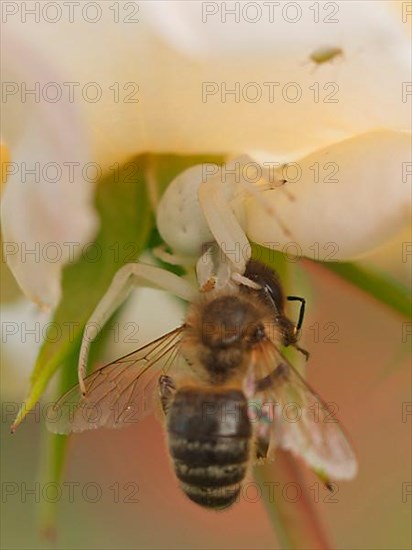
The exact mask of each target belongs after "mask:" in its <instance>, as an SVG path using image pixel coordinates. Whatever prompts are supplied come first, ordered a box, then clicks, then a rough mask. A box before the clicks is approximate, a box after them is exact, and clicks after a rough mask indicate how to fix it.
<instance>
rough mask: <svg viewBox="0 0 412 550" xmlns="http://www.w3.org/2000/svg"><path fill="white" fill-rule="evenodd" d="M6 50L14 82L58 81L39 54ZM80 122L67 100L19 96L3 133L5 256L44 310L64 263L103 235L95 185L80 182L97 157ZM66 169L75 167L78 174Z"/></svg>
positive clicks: (54, 296)
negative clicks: (8, 158)
mask: <svg viewBox="0 0 412 550" xmlns="http://www.w3.org/2000/svg"><path fill="white" fill-rule="evenodd" d="M8 46H9V47H8V48H7V49H6V52H5V54H4V55H5V57H6V60H7V58H8V57H10V55H11V56H12V58H13V61H14V65H13V66H12V67H13V73H12V76H13V78H10V79H9V80H7V77H6V80H7V81H8V82H12V81H14V82H16V81H19V80H23V79H24V77H25V78H27V77H28V75H31V76H35V75H37V78H38V79H40V78H41V77H43V78H47V79H48V81H49V82H53V81H56V74H55V73H54V72H53V69H52V68H51V67H49V66H48V65H47V63H46V62H45V61H44V59H42V58H41V56H36V54H35V52H34V51H31V52H30V57H29V55H28V52H25V51H24V49H23V48H22V46H21V45H16V44H15V45H14V47H13V45H12V44H9V45H8ZM9 66H11V65H9ZM8 76H9V77H10V76H11V75H10V74H9V75H8ZM77 117H78V113H76V110H75V109H74V107H73V105H71V104H70V102H68V101H63V102H58V103H49V102H43V101H40V102H38V103H37V102H35V101H33V102H32V101H26V102H23V101H21V98H20V97H15V98H14V101H12V102H10V103H9V105H8V109H4V117H3V124H2V131H3V135H4V139H5V141H6V143H7V145H8V146H9V147H10V156H11V165H10V168H9V172H10V175H9V177H8V179H7V183H6V184H5V189H4V193H3V197H2V202H1V220H2V232H3V240H4V253H5V257H6V260H7V262H8V264H9V266H10V268H11V270H12V271H13V274H14V276H15V277H16V279H17V282H18V283H19V285H20V286H21V288H22V289H23V291H24V292H25V293H26V295H27V296H28V297H30V298H31V299H32V300H33V301H35V302H37V303H39V304H41V305H43V306H55V305H56V304H57V302H58V300H59V298H60V273H61V270H62V267H63V265H64V264H65V263H66V262H67V261H69V260H70V261H74V259H75V258H77V257H78V255H79V253H80V252H81V245H83V244H84V243H85V242H87V241H88V240H89V239H91V238H92V237H93V235H94V233H95V231H96V229H97V217H96V214H95V211H94V208H93V190H94V184H93V181H92V180H91V178H90V177H89V176H87V177H86V179H85V178H84V177H82V176H83V174H84V172H83V168H84V167H85V165H86V163H87V162H88V161H90V160H91V154H90V150H89V148H88V145H87V141H86V139H85V136H84V133H83V131H82V127H81V125H80V124H79V123H78V120H77ZM68 163H74V164H73V165H72V170H73V172H72V170H71V169H69V166H68Z"/></svg>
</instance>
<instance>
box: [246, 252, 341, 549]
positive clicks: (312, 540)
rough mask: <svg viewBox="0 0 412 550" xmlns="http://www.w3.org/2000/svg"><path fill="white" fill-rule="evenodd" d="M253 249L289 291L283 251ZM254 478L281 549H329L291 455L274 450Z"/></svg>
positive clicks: (287, 265) (297, 466) (286, 266)
mask: <svg viewBox="0 0 412 550" xmlns="http://www.w3.org/2000/svg"><path fill="white" fill-rule="evenodd" d="M252 250H253V252H254V254H255V256H256V257H258V258H260V259H261V260H262V261H264V262H265V263H267V264H268V265H269V266H270V267H272V268H273V269H275V270H276V271H277V273H278V275H279V277H280V279H281V282H282V286H283V287H284V288H285V291H286V292H287V291H288V290H291V289H288V281H289V266H290V262H288V261H287V259H286V258H285V257H284V256H283V255H282V254H280V253H274V252H273V251H269V250H268V249H265V248H263V247H258V246H257V245H253V248H252ZM285 353H286V355H287V354H288V350H285ZM255 478H256V481H257V482H258V484H259V486H260V488H261V491H262V496H263V498H264V503H265V507H266V510H267V512H268V515H269V518H270V520H271V521H272V524H273V526H274V530H275V533H276V536H277V537H278V540H279V543H280V546H281V548H282V549H284V550H307V549H319V550H327V549H329V548H331V546H330V545H329V543H328V540H327V536H326V534H325V531H324V528H323V526H322V524H321V522H320V520H319V518H318V515H317V513H316V510H315V509H314V506H313V502H312V501H311V498H310V495H309V493H308V489H307V488H306V485H305V483H304V480H303V479H302V475H301V472H300V469H299V465H298V464H297V462H296V460H295V458H294V457H293V455H291V454H290V453H287V452H284V451H281V450H280V449H279V450H277V452H276V462H275V464H274V465H273V464H268V465H266V466H260V465H259V466H257V467H256V468H255ZM287 483H294V484H295V485H294V486H295V487H297V488H298V490H299V494H300V491H301V494H300V496H299V499H298V500H297V502H292V501H291V499H289V500H288V496H287V495H286V498H284V493H283V492H282V490H283V489H284V487H285V485H286V484H287ZM271 488H273V489H276V488H277V492H276V490H273V491H271V490H270V489H271ZM276 495H277V498H276ZM282 495H283V496H282Z"/></svg>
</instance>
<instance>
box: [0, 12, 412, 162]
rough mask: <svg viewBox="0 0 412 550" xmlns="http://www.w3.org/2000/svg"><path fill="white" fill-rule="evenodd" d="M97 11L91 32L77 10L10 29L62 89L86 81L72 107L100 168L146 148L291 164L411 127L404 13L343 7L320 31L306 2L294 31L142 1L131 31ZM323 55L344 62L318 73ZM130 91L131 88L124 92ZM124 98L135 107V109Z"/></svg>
mask: <svg viewBox="0 0 412 550" xmlns="http://www.w3.org/2000/svg"><path fill="white" fill-rule="evenodd" d="M129 4H130V5H131V4H132V3H129ZM240 4H242V3H240ZM100 5H101V9H102V17H101V19H100V21H98V22H97V23H95V24H90V23H89V24H88V23H87V22H85V21H84V20H81V17H79V15H78V14H81V11H79V10H75V12H74V13H75V18H74V22H73V23H69V22H68V18H67V17H66V18H63V19H62V20H61V21H60V22H58V23H56V24H54V25H52V24H50V23H47V22H44V20H43V19H42V18H41V20H40V22H39V23H33V24H30V23H27V24H25V25H24V26H23V25H21V24H20V26H19V24H18V22H16V20H17V18H9V20H8V22H7V25H6V30H7V31H8V32H11V31H14V32H20V33H21V34H22V36H21V39H22V40H25V41H27V42H28V43H29V44H36V45H37V46H38V47H40V48H41V49H42V51H43V53H44V55H45V56H47V58H48V59H49V62H50V63H52V64H55V65H56V66H58V67H59V70H60V72H61V79H60V82H64V81H75V82H78V83H79V87H77V88H76V90H77V92H76V98H77V99H76V105H78V106H80V108H81V109H82V111H83V113H84V115H85V117H86V119H85V120H86V121H87V125H88V127H89V128H92V129H93V135H92V136H91V140H92V144H93V149H94V154H95V159H96V160H97V161H98V162H101V163H102V164H103V165H104V166H106V167H108V166H109V165H110V164H112V163H113V162H115V161H121V160H122V159H126V158H127V157H129V156H131V155H133V154H136V153H139V152H142V151H147V150H151V151H155V152H177V153H189V152H196V153H198V152H211V151H214V152H224V153H234V154H238V153H242V152H250V151H254V150H259V149H263V150H265V151H268V150H270V151H272V152H274V153H275V154H276V155H277V156H278V157H280V156H281V157H282V158H283V160H291V159H293V158H296V156H297V155H298V156H302V155H304V154H308V153H309V152H310V151H312V150H314V149H317V148H320V147H323V146H326V145H327V144H328V143H330V142H334V141H339V140H342V139H345V138H347V137H351V136H353V135H355V134H357V133H364V132H367V131H370V130H372V129H376V128H382V127H385V128H390V129H396V130H399V129H404V128H405V125H406V121H407V120H409V105H408V102H406V101H405V102H403V101H402V83H403V82H408V81H409V80H410V77H409V67H410V48H409V36H408V32H407V31H406V30H404V27H405V25H404V24H403V23H402V17H401V14H400V13H399V12H398V11H396V10H393V9H391V8H389V7H388V4H387V3H386V2H369V1H365V2H341V3H336V5H338V6H339V11H338V13H337V14H336V16H334V18H335V19H337V20H338V23H327V22H323V19H322V18H325V17H326V16H327V15H328V14H330V11H331V10H330V8H328V9H326V10H325V9H323V7H322V6H323V4H322V3H319V10H320V18H321V21H320V22H319V23H315V22H314V17H315V14H314V11H313V10H310V9H309V7H308V6H306V3H305V4H302V9H303V10H304V14H302V17H301V18H300V20H299V21H297V22H295V23H291V22H288V21H286V20H285V18H282V17H279V16H277V17H276V19H275V21H274V22H270V20H269V19H268V17H262V18H261V19H260V20H259V21H257V22H256V23H249V22H247V21H244V20H243V21H241V22H240V23H233V21H232V19H231V18H230V17H228V21H227V23H221V18H220V17H216V18H209V19H208V20H207V22H206V23H203V22H202V19H201V17H202V14H201V9H202V3H201V2H194V3H188V2H179V3H177V4H174V3H169V2H167V3H163V2H160V3H159V2H145V3H139V11H138V13H137V14H136V18H137V19H138V23H128V24H126V23H122V20H123V19H124V17H125V15H126V14H125V13H124V12H122V13H121V16H122V18H121V21H120V22H115V21H114V13H113V10H110V9H109V5H108V3H107V2H101V3H100ZM330 5H331V6H332V7H333V5H334V4H333V3H330ZM292 11H293V10H291V12H290V15H289V18H291V17H292ZM169 17H171V18H172V19H169ZM330 17H331V18H332V19H333V17H332V16H330ZM365 20H367V21H368V25H365V24H364V21H365ZM22 27H24V29H23V28H22ZM23 33H24V34H23ZM74 35H75V37H76V39H75V41H74V40H73V37H74ZM195 42H196V44H197V43H198V45H197V46H196V45H195ZM51 43H52V44H53V48H50V44H51ZM199 44H200V45H199ZM325 46H326V47H340V48H342V50H343V52H344V55H343V56H342V57H340V58H338V59H335V60H332V61H331V62H327V63H324V64H323V65H321V66H315V65H314V63H313V62H310V61H309V57H310V55H311V53H313V51H315V50H316V49H318V48H320V47H325ZM92 81H95V82H97V83H98V85H99V86H100V87H101V90H102V97H101V99H100V100H99V101H98V102H96V103H90V102H87V101H85V100H84V97H82V96H81V89H82V86H83V85H84V84H86V83H88V82H92ZM128 82H129V83H132V87H129V88H127V89H126V90H125V89H123V86H124V85H125V84H126V83H128ZM115 83H118V85H119V98H118V99H117V101H115V98H114V87H115V86H116V85H115ZM133 83H134V84H133ZM207 83H209V84H207ZM133 86H135V87H136V86H138V87H139V89H138V90H137V88H136V89H135V93H134V88H133ZM206 86H208V87H206ZM234 89H236V90H237V91H236V93H235V94H233V93H232V94H230V90H234ZM226 90H227V92H228V93H227V94H226ZM129 94H131V95H132V98H134V99H138V102H137V103H130V102H128V100H126V97H127V96H128V95H129ZM296 94H297V97H298V98H299V95H301V97H300V99H298V100H296V101H295V99H294V97H295V96H296ZM202 95H203V97H202ZM254 96H256V97H257V98H258V99H257V101H255V99H254ZM333 101H337V102H333ZM108 136H110V138H108Z"/></svg>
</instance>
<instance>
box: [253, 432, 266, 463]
mask: <svg viewBox="0 0 412 550" xmlns="http://www.w3.org/2000/svg"><path fill="white" fill-rule="evenodd" d="M255 445H256V458H257V459H258V460H259V459H263V458H266V457H267V454H268V450H269V440H268V439H266V438H265V437H257V438H256V442H255Z"/></svg>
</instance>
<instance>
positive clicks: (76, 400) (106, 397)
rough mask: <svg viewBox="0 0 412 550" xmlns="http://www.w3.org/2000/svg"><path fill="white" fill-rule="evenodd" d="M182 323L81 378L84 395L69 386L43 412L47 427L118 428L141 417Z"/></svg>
mask: <svg viewBox="0 0 412 550" xmlns="http://www.w3.org/2000/svg"><path fill="white" fill-rule="evenodd" d="M182 330H183V326H181V327H179V328H177V329H175V330H172V331H171V332H169V333H167V334H165V335H163V336H161V337H160V338H158V339H157V340H154V341H153V342H151V343H149V344H147V345H146V346H143V347H142V348H140V349H138V350H137V351H134V352H132V353H130V354H128V355H125V356H124V357H121V358H120V359H116V360H115V361H113V362H112V363H109V364H108V365H105V366H104V367H102V368H100V369H98V370H97V371H95V372H93V373H92V374H90V375H89V376H88V377H87V378H85V385H86V395H85V396H82V395H81V392H80V388H79V385H76V386H74V387H73V388H71V389H70V390H69V391H68V392H67V393H65V394H64V395H63V396H62V397H61V398H60V399H59V400H58V401H57V403H54V404H53V405H52V406H51V407H49V408H48V411H47V421H46V423H47V427H48V429H49V431H51V432H53V433H58V434H68V433H71V432H83V431H85V430H92V429H95V428H100V427H103V426H104V427H106V428H120V427H122V426H128V425H130V424H132V423H135V422H137V421H139V420H141V419H142V418H143V417H144V416H146V415H147V414H149V413H150V412H151V411H152V409H153V405H154V395H155V391H154V390H155V388H156V385H157V380H158V377H159V374H160V371H162V370H163V371H164V372H167V371H168V370H169V369H170V368H171V367H172V366H173V365H174V364H175V363H176V360H177V357H178V356H179V346H178V344H179V342H180V339H181V335H182Z"/></svg>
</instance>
